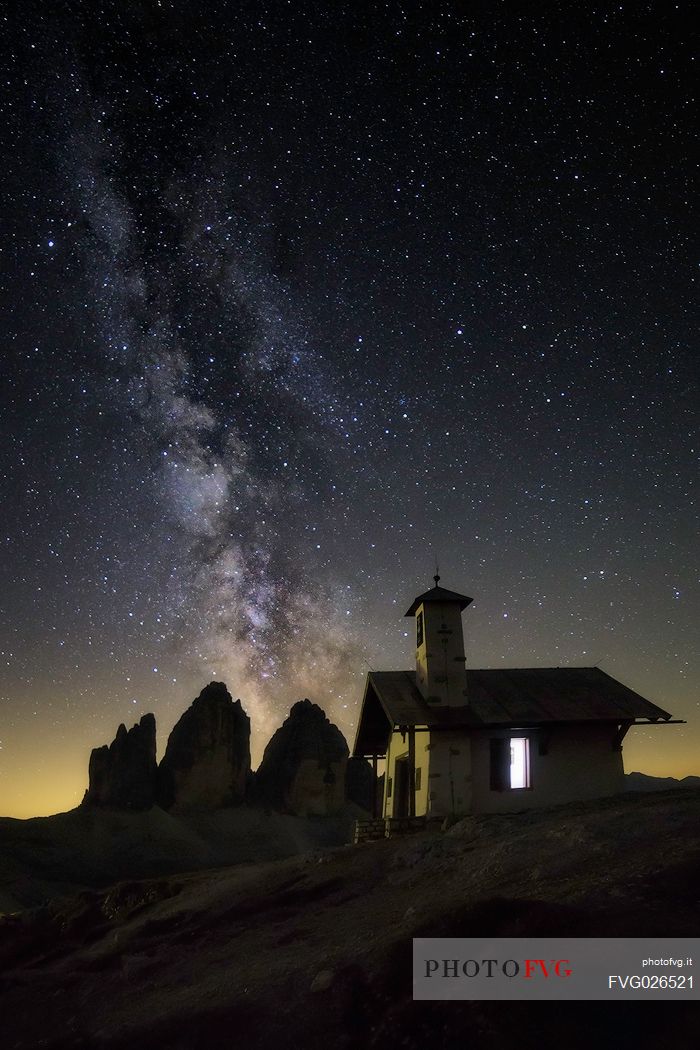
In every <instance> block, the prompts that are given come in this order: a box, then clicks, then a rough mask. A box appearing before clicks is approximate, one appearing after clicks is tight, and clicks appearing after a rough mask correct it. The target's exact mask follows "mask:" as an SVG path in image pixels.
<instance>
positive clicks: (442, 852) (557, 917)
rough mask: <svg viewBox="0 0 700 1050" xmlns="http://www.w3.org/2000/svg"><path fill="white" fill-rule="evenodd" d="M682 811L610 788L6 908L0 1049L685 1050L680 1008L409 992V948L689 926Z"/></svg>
mask: <svg viewBox="0 0 700 1050" xmlns="http://www.w3.org/2000/svg"><path fill="white" fill-rule="evenodd" d="M699 816H700V792H699V791H695V790H689V789H686V790H677V791H671V792H663V793H658V794H644V795H633V794H628V795H624V796H619V797H618V798H615V799H609V800H605V801H602V802H597V803H595V802H588V803H576V804H571V805H568V806H562V807H557V808H555V809H552V810H548V811H539V812H530V813H523V814H519V815H505V816H493V817H483V818H469V819H467V820H464V821H462V822H460V823H459V824H456V825H455V826H454V827H453V828H451V829H450V830H449V831H448V832H446V833H441V832H439V831H431V832H425V833H422V834H420V835H417V836H413V837H411V838H407V839H404V840H394V841H382V842H378V843H370V844H367V845H364V846H360V847H353V846H342V847H334V848H326V849H318V848H317V849H312V850H310V851H308V852H306V853H302V854H300V855H297V856H293V857H289V858H287V859H284V860H277V861H269V862H265V863H249V864H239V865H237V866H235V867H228V868H221V869H217V870H208V871H200V872H197V873H191V874H185V875H176V876H163V877H161V878H157V879H150V880H142V881H135V880H130V881H123V882H121V883H119V884H117V885H115V886H112V887H111V888H109V889H102V890H88V891H84V892H82V893H80V894H78V895H77V896H74V897H72V898H63V899H61V900H58V901H56V902H55V903H54V904H52V905H47V906H44V907H41V908H37V909H33V910H29V911H24V912H21V913H19V914H15V915H8V916H5V917H4V919H3V920H1V921H0V971H1V977H0V980H1V984H0V993H1V999H2V1012H1V1014H0V1030H2V1029H4V1035H3V1036H2V1042H3V1046H5V1047H8V1048H30V1047H31V1048H37V1047H46V1048H54V1050H57V1048H59V1047H66V1048H67V1047H71V1048H75V1050H77V1048H96V1050H100V1048H102V1050H122V1048H126V1047H129V1048H133V1047H139V1048H142V1050H151V1048H153V1050H155V1048H158V1050H199V1048H202V1050H203V1048H207V1050H216V1048H218V1047H233V1046H235V1045H244V1046H245V1047H246V1050H256V1048H267V1047H273V1046H276V1045H279V1046H290V1047H299V1048H316V1047H319V1048H320V1047H337V1048H355V1047H358V1048H359V1047H369V1048H374V1047H376V1048H379V1047H382V1048H392V1047H399V1046H401V1047H409V1048H414V1047H415V1048H418V1047H421V1048H424V1047H431V1048H432V1047H435V1048H440V1047H467V1046H475V1047H478V1048H479V1050H501V1048H504V1047H508V1046H511V1045H512V1046H516V1045H517V1046H518V1047H519V1048H524V1050H529V1048H533V1050H534V1048H535V1047H537V1048H538V1050H541V1048H542V1047H550V1046H552V1047H553V1046H562V1047H566V1048H567V1050H579V1048H583V1047H586V1048H589V1047H607V1046H611V1047H612V1046H615V1047H618V1048H627V1047H629V1048H630V1050H631V1048H632V1047H634V1048H635V1050H639V1048H640V1047H652V1046H654V1047H656V1046H666V1047H673V1048H674V1050H685V1048H688V1050H690V1048H691V1047H693V1048H695V1047H697V1046H698V1045H699V1044H700V1012H699V1011H698V1005H697V1004H687V1005H679V1004H674V1003H670V1004H667V1003H659V1004H646V1003H645V1004H634V1003H632V1004H624V1003H619V1004H606V1003H600V1002H591V1003H580V1004H577V1003H569V1004H566V1006H565V1007H562V1006H557V1007H556V1008H554V1007H553V1006H552V1005H551V1004H548V1003H531V1004H530V1003H522V1004H518V1003H500V1004H499V1003H478V1002H475V1003H469V1002H463V1003H449V1004H447V1003H439V1002H436V1003H415V1002H413V1000H412V997H411V996H412V990H411V939H412V937H414V936H427V935H436V936H469V935H472V936H478V935H480V934H484V933H489V934H491V935H494V936H509V935H512V936H518V935H525V934H538V935H556V936H565V935H578V936H622V935H628V936H641V935H644V934H647V935H678V936H688V935H697V934H698V930H699V928H700V924H699V921H698V920H699V913H700V821H699V820H698V817H699Z"/></svg>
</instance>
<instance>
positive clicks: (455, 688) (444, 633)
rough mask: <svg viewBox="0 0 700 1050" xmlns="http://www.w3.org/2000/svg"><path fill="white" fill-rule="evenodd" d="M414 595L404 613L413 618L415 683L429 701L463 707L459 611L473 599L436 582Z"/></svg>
mask: <svg viewBox="0 0 700 1050" xmlns="http://www.w3.org/2000/svg"><path fill="white" fill-rule="evenodd" d="M433 579H434V580H435V586H434V587H431V589H430V590H429V591H426V592H425V594H419V595H418V597H417V598H415V599H414V601H413V604H412V605H411V608H410V609H409V610H408V612H407V613H406V616H415V618H416V685H417V686H418V689H419V691H420V693H421V695H422V696H423V699H424V700H425V702H426V703H428V704H435V705H436V706H438V705H439V706H441V707H464V706H465V705H466V704H467V703H468V698H467V671H466V667H465V655H464V635H463V633H462V611H463V610H464V609H466V607H467V606H468V605H470V604H471V601H472V599H471V598H467V597H466V595H464V594H457V593H456V592H455V591H448V590H446V589H445V588H444V587H440V586H438V585H439V583H440V577H439V576H437V575H436V576H434V577H433Z"/></svg>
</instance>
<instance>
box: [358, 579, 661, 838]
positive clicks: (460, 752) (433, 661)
mask: <svg viewBox="0 0 700 1050" xmlns="http://www.w3.org/2000/svg"><path fill="white" fill-rule="evenodd" d="M434 580H435V586H434V587H431V588H430V590H428V591H426V592H425V593H424V594H420V595H418V597H417V598H416V599H415V600H414V601H413V602H412V603H411V606H410V608H409V609H408V611H407V612H406V616H410V617H412V618H414V619H415V670H414V671H372V672H370V674H368V675H367V681H366V685H365V691H364V697H363V700H362V709H361V713H360V718H359V722H358V727H357V733H356V738H355V744H354V748H353V752H352V754H353V757H356V758H368V759H370V760H371V761H372V763H373V766H374V770H375V775H376V773H377V769H378V762H379V761H380V760H382V759H383V760H384V762H385V775H384V787H383V797H382V798H379V797H377V799H376V800H375V813H374V816H375V817H383V818H385V819H390V818H393V819H401V818H411V817H426V818H431V817H435V818H437V817H443V818H444V817H447V816H463V815H466V814H476V813H499V812H513V811H514V810H519V809H528V808H532V807H536V806H551V805H556V804H558V803H564V802H571V801H574V800H577V799H591V798H599V797H603V796H606V795H613V794H615V793H617V792H619V791H623V790H624V768H623V763H622V741H623V739H624V737H625V735H626V733H627V732H628V730H629V729H630V728H631V727H632V726H635V725H645V726H646V725H660V724H666V725H668V724H678V723H679V722H680V721H681V720H680V719H673V718H672V716H671V715H670V714H669V713H668V711H664V710H662V709H661V708H660V707H657V706H656V704H653V703H651V701H649V700H646V699H645V698H644V697H643V696H640V695H639V694H638V693H635V692H634V691H633V690H632V689H629V688H628V687H627V686H625V685H623V684H622V683H621V682H618V681H616V679H614V678H612V677H611V676H610V675H608V674H606V673H605V672H604V671H601V670H600V669H599V668H597V667H526V668H503V669H500V668H499V669H496V670H477V669H472V668H469V667H467V666H466V657H465V649H464V635H463V631H462V612H463V611H464V609H466V608H467V606H468V605H470V604H471V601H472V599H471V598H468V597H466V595H463V594H457V593H456V592H455V591H450V590H446V589H445V588H444V587H441V586H440V576H439V575H436V576H435V577H434Z"/></svg>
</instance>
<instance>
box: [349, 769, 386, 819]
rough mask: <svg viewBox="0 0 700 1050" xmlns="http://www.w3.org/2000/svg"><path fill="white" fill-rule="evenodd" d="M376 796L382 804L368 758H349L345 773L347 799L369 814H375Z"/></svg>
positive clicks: (378, 802)
mask: <svg viewBox="0 0 700 1050" xmlns="http://www.w3.org/2000/svg"><path fill="white" fill-rule="evenodd" d="M375 795H376V797H377V805H379V804H380V801H381V800H380V799H379V792H378V785H377V778H376V777H375V775H374V770H373V769H372V763H371V762H368V761H367V759H366V758H349V759H348V766H347V770H346V772H345V797H346V799H347V800H348V802H354V803H355V805H356V806H361V808H362V809H364V810H366V811H367V812H368V813H370V814H371V813H372V812H373V807H374V804H375V803H374V800H375Z"/></svg>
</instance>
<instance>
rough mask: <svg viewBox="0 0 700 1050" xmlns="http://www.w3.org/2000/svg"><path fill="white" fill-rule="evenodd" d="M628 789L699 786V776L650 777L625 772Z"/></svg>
mask: <svg viewBox="0 0 700 1050" xmlns="http://www.w3.org/2000/svg"><path fill="white" fill-rule="evenodd" d="M625 786H626V788H627V790H628V791H668V790H670V789H671V788H700V777H683V779H682V780H677V779H676V778H675V777H650V776H648V775H647V774H646V773H626V774H625Z"/></svg>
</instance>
